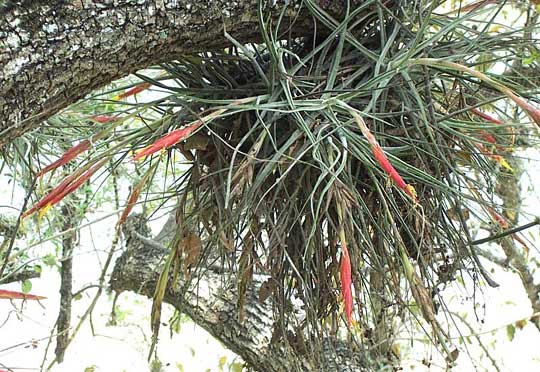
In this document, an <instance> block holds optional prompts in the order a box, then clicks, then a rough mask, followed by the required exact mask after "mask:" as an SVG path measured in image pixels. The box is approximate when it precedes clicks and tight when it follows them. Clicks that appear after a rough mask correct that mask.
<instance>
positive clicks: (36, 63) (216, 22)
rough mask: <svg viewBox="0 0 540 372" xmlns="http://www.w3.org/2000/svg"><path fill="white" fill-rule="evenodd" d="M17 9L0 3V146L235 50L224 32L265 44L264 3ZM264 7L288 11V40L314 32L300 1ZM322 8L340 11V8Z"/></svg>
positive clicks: (166, 1)
mask: <svg viewBox="0 0 540 372" xmlns="http://www.w3.org/2000/svg"><path fill="white" fill-rule="evenodd" d="M10 3H15V5H13V4H12V5H6V3H3V2H2V3H1V4H0V148H2V147H3V146H4V145H5V144H6V143H9V142H10V141H11V140H12V139H13V138H15V137H17V136H18V135H20V134H22V133H24V132H26V131H28V130H30V129H32V128H34V127H35V126H36V125H37V124H39V123H40V122H41V121H43V120H45V119H47V118H48V117H50V116H51V115H53V114H55V113H56V112H58V111H59V110H61V109H63V108H65V107H67V106H68V105H70V104H71V103H74V102H76V101H78V100H79V99H81V98H82V97H84V96H85V95H87V94H89V93H90V92H91V91H92V90H94V89H96V88H99V87H101V86H103V85H105V84H107V83H109V82H111V81H113V80H115V79H117V78H120V77H122V76H126V75H128V74H130V73H133V72H135V71H137V70H139V69H141V68H145V67H147V66H150V65H153V64H157V63H160V62H164V61H170V60H173V59H175V58H176V57H178V56H180V55H182V54H189V53H195V52H200V51H205V50H210V49H215V48H223V47H225V46H227V45H229V44H230V43H229V42H228V41H227V40H226V38H225V37H224V33H223V29H224V27H226V29H227V32H229V33H230V34H231V35H232V36H233V37H235V38H237V39H238V40H239V41H241V42H248V41H257V40H260V39H261V36H260V33H259V24H258V17H257V3H258V1H257V0H239V1H226V0H213V1H191V0H160V1H150V0H139V1H132V0H101V1H92V0H75V1H65V0H56V1H43V0H40V1H22V5H21V4H19V3H21V1H15V2H7V4H10ZM263 3H264V4H265V5H264V12H265V15H266V14H269V15H271V16H272V17H274V18H277V16H279V14H280V13H281V12H282V11H284V12H285V15H286V16H285V17H284V19H283V20H282V23H281V26H282V29H283V31H284V32H286V35H301V34H310V33H311V32H312V31H311V29H312V27H310V25H311V24H312V19H311V17H309V16H307V12H306V11H301V10H300V9H301V8H300V6H299V4H300V3H301V1H299V0H291V1H287V3H289V5H288V6H287V7H285V6H284V1H267V2H263ZM321 3H323V4H321V6H322V7H323V8H324V7H326V8H327V9H328V8H329V9H330V10H332V11H336V10H337V11H339V9H340V6H339V5H338V4H339V3H341V2H339V1H338V2H335V1H321ZM336 3H338V4H336ZM17 4H18V5H17ZM299 13H302V14H299ZM293 21H294V25H293V24H292V23H293Z"/></svg>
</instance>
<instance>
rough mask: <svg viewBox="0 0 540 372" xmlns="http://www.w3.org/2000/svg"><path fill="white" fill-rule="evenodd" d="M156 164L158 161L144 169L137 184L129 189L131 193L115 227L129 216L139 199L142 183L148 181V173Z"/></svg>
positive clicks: (150, 172)
mask: <svg viewBox="0 0 540 372" xmlns="http://www.w3.org/2000/svg"><path fill="white" fill-rule="evenodd" d="M157 164H158V163H156V164H155V165H154V166H153V167H150V168H149V169H148V170H147V171H146V174H145V175H144V176H143V178H141V180H140V181H139V183H137V185H135V186H134V187H133V189H132V190H131V193H130V194H129V197H128V200H127V204H126V208H125V209H124V211H123V212H122V215H121V216H120V218H119V219H118V223H117V224H116V226H117V227H120V226H121V225H122V224H123V223H124V222H125V221H126V219H127V217H128V216H129V213H130V212H131V210H132V209H133V207H134V206H135V203H136V202H137V200H138V199H139V195H140V194H141V191H142V189H143V187H144V185H145V184H146V182H148V179H149V178H150V175H151V174H152V172H153V171H154V169H156V165H157Z"/></svg>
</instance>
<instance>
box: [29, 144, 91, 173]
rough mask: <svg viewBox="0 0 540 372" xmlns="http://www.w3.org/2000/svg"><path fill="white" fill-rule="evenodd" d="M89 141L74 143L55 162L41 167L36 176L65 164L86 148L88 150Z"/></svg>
mask: <svg viewBox="0 0 540 372" xmlns="http://www.w3.org/2000/svg"><path fill="white" fill-rule="evenodd" d="M90 145H91V143H90V141H89V140H84V141H82V142H79V143H78V144H76V145H75V146H73V147H72V148H70V149H69V150H67V151H66V152H65V153H64V154H63V155H62V156H61V157H60V159H58V160H56V161H55V162H53V163H51V164H49V165H47V166H46V167H45V168H43V169H42V170H41V171H40V172H39V173H38V174H37V175H36V177H40V176H43V175H44V174H45V173H48V172H50V171H52V170H54V169H56V168H58V167H60V166H62V165H65V164H67V163H68V162H70V161H71V160H73V159H75V158H76V157H77V156H78V155H79V154H82V153H83V152H85V151H86V150H88V149H89V148H90Z"/></svg>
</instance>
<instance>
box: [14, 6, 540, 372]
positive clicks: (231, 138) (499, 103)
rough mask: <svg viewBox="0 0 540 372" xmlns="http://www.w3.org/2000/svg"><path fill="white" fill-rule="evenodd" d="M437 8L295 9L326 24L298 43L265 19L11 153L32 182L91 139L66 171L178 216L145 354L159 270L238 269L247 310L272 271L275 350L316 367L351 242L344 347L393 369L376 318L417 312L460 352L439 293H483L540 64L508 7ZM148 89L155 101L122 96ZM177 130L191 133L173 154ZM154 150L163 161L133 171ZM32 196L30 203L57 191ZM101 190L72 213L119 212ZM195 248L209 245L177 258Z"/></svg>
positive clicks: (80, 108)
mask: <svg viewBox="0 0 540 372" xmlns="http://www.w3.org/2000/svg"><path fill="white" fill-rule="evenodd" d="M443 3H445V2H443V1H416V2H406V1H402V2H395V4H394V2H392V6H388V4H387V2H383V1H376V0H369V1H365V2H362V4H361V5H358V6H356V7H355V8H350V9H349V8H348V9H347V12H346V15H345V16H344V17H342V18H340V19H337V18H334V16H333V15H330V14H328V13H326V12H325V11H324V10H322V9H321V8H320V7H319V6H318V5H317V3H316V2H314V1H305V2H304V6H305V8H306V9H305V11H307V12H309V13H310V16H311V17H313V19H315V20H316V22H317V23H318V24H319V25H320V27H323V28H324V32H322V33H318V34H316V35H313V36H312V37H305V38H293V37H288V36H286V35H282V34H280V33H279V32H278V30H280V29H281V27H280V26H282V25H280V24H279V22H281V18H280V21H277V22H275V23H272V22H270V21H269V18H268V17H267V15H266V14H264V13H263V12H262V10H261V9H259V12H258V17H259V20H260V32H261V35H262V39H263V41H264V42H262V43H261V44H257V45H251V44H249V45H243V44H241V43H239V42H238V41H236V40H234V39H233V38H232V36H230V35H228V34H227V37H229V39H230V41H231V44H232V45H233V47H231V48H229V49H227V50H222V51H213V52H207V53H201V54H199V55H195V56H180V57H179V58H178V60H175V61H170V62H167V63H164V64H163V65H161V66H157V67H154V68H152V69H151V70H148V71H145V72H141V73H139V74H137V75H136V76H137V78H138V79H139V80H137V82H133V83H129V84H128V85H118V84H116V85H114V86H112V87H110V88H108V90H105V91H102V92H99V93H97V94H96V95H94V96H92V97H90V98H88V99H87V100H85V101H83V102H80V103H78V104H77V105H74V106H73V107H71V108H70V109H68V110H66V111H65V112H63V113H62V114H60V115H58V116H56V117H55V118H53V119H51V120H49V122H48V126H46V127H45V128H43V129H41V130H40V131H39V132H36V133H32V135H31V136H32V137H31V138H32V139H33V140H32V141H21V142H17V143H14V144H13V148H14V149H16V150H17V151H13V153H12V154H10V155H9V156H8V157H7V160H8V161H9V162H10V163H11V164H12V165H13V169H14V174H21V175H22V180H21V183H23V184H25V185H27V186H28V185H29V184H31V183H32V181H33V177H32V175H33V174H35V172H36V169H35V166H34V165H33V164H40V165H41V164H48V163H50V162H51V161H52V160H53V159H56V158H57V157H58V156H59V155H60V154H61V153H62V152H64V151H65V150H67V149H69V148H70V147H71V145H73V144H75V143H76V141H75V139H78V140H88V139H90V140H91V143H92V146H91V148H90V149H89V150H88V151H86V152H85V153H84V154H81V155H79V157H78V158H77V160H75V161H76V162H77V164H78V165H77V167H78V168H79V169H83V168H84V167H92V166H95V165H96V164H99V162H101V161H103V159H108V162H107V163H105V162H104V163H103V164H104V165H103V167H102V168H100V170H102V169H106V171H105V172H104V173H108V174H114V175H115V177H118V178H121V179H123V180H127V181H128V182H130V183H131V184H132V185H133V187H132V191H133V189H134V188H135V186H136V185H137V183H136V182H138V181H137V180H139V179H141V175H143V174H146V175H150V174H151V177H150V180H149V182H148V186H147V185H144V187H143V188H142V189H141V190H142V193H141V194H140V195H139V197H138V201H139V203H141V204H143V205H144V212H145V214H146V215H148V216H149V218H152V217H153V216H154V215H155V214H156V213H158V211H159V210H160V209H163V208H162V207H163V206H164V205H167V206H169V205H173V206H174V211H175V213H176V216H177V220H178V225H179V227H178V231H177V234H176V236H175V238H174V239H173V240H172V243H171V253H170V255H169V257H168V258H167V259H166V261H165V267H164V270H163V273H162V274H161V276H160V279H159V281H158V286H157V289H156V293H155V298H154V306H153V310H152V316H151V317H152V329H153V331H154V337H153V343H155V342H156V340H157V330H158V329H159V326H160V314H161V302H162V300H163V298H164V295H165V293H166V289H167V287H168V286H169V285H170V283H169V281H170V277H171V275H170V274H171V273H172V277H173V278H177V277H178V276H183V277H184V278H186V279H189V278H191V277H193V276H195V275H196V274H197V272H198V270H201V269H202V268H204V267H205V265H206V264H208V263H210V262H215V261H216V257H219V260H218V261H220V262H222V263H225V266H226V267H228V268H230V269H231V274H233V275H235V276H236V282H237V284H238V286H237V295H238V302H237V303H238V305H239V310H240V311H241V309H242V308H243V306H244V304H245V297H246V293H247V291H248V288H249V286H250V284H251V282H252V279H253V275H254V272H257V273H258V274H265V275H268V276H269V277H270V278H271V281H272V283H273V285H272V286H271V287H270V288H269V290H268V292H269V293H268V296H266V297H268V298H269V299H268V301H273V303H274V305H275V306H274V309H276V310H275V311H276V313H275V314H274V315H275V318H276V319H277V320H278V321H277V323H276V324H277V326H276V329H275V330H274V336H275V337H273V339H274V342H283V343H285V344H289V346H291V347H292V348H293V349H294V348H295V347H296V348H298V347H299V346H298V344H295V345H292V344H294V343H293V342H292V340H299V339H301V338H302V337H305V338H306V341H305V344H307V345H308V347H309V348H310V352H311V353H312V354H313V355H318V352H317V350H318V349H320V348H321V347H322V346H321V345H320V340H321V337H320V335H321V334H331V335H333V336H336V335H337V336H339V335H340V333H339V330H340V325H341V324H343V323H341V322H342V320H343V316H342V315H343V314H342V311H341V303H342V299H341V298H340V287H341V286H343V283H341V282H340V280H339V278H340V268H341V271H342V270H343V269H342V266H341V262H342V261H341V259H340V257H341V255H342V252H343V251H344V247H345V246H347V247H348V249H349V251H350V256H351V262H352V282H353V289H354V298H355V302H354V313H355V315H354V319H355V322H354V324H353V327H351V329H350V333H349V337H350V339H353V340H355V341H356V344H357V345H358V350H357V352H359V353H361V354H363V355H364V354H366V355H367V354H368V350H369V352H371V353H373V354H375V355H373V357H374V358H378V357H380V358H387V355H389V352H390V348H391V345H392V340H393V338H394V336H395V329H394V328H393V327H394V326H395V323H394V322H393V321H391V320H388V319H395V320H396V322H397V321H398V320H400V321H402V322H404V323H405V322H406V321H407V320H410V319H416V320H417V321H418V322H419V323H420V324H421V325H422V326H426V325H427V328H429V329H431V330H432V331H433V333H434V334H435V335H436V338H437V339H436V340H432V342H433V343H436V344H438V345H440V347H441V349H443V350H444V352H445V353H446V354H447V356H448V360H449V361H450V362H449V363H451V362H452V361H453V360H454V359H455V357H456V354H455V351H454V350H451V349H452V348H451V340H450V338H449V337H448V331H447V330H445V329H443V326H441V324H440V322H439V320H438V318H437V312H439V311H445V304H444V302H443V301H442V299H441V298H440V297H439V296H438V295H437V293H438V292H439V290H440V289H443V288H444V287H445V286H446V285H447V284H448V283H452V282H454V281H457V282H458V283H460V284H464V280H463V278H464V277H466V276H470V277H471V278H473V279H474V280H475V281H478V278H482V279H483V280H485V281H487V282H490V278H489V275H488V273H487V272H486V271H485V270H483V268H482V267H481V265H480V264H479V260H478V258H477V256H476V253H475V252H474V250H473V246H474V242H473V239H472V234H471V232H470V220H471V219H475V220H477V221H480V222H481V223H482V224H483V225H488V224H489V225H490V226H493V225H494V224H499V226H498V227H496V228H494V230H498V229H500V228H502V226H503V224H502V223H501V222H500V221H501V220H500V219H499V218H498V217H497V216H499V217H500V214H503V212H502V206H501V205H499V204H497V200H498V199H497V196H496V192H495V184H496V178H497V177H499V176H501V175H502V176H506V177H512V172H513V168H512V167H511V166H510V165H509V163H510V162H511V160H512V158H513V156H514V155H513V154H514V151H515V150H516V147H517V146H519V145H521V144H525V143H527V144H528V145H532V144H534V142H535V141H536V138H534V139H533V138H531V137H529V132H530V130H531V121H530V120H529V119H533V120H534V119H535V116H534V112H535V111H534V105H533V104H532V103H534V102H538V97H537V93H538V92H537V90H535V89H536V88H533V86H534V83H535V82H536V80H534V77H533V76H535V73H536V75H538V65H539V62H538V59H537V56H538V50H537V47H536V46H534V43H533V45H532V46H531V40H532V39H533V38H534V37H537V36H536V35H534V36H533V35H531V31H530V27H529V26H527V25H525V26H516V27H515V28H513V29H512V28H510V27H506V28H504V29H500V28H498V27H496V26H498V25H497V22H498V21H497V19H496V17H495V16H496V15H495V13H493V14H492V13H490V12H496V11H497V10H502V8H500V9H497V7H491V8H489V7H477V8H474V9H472V10H470V9H469V10H467V11H464V12H460V11H459V10H456V11H455V12H454V11H447V10H445V9H441V8H440V7H439V6H440V5H442V4H443ZM456 6H458V5H456ZM502 6H503V5H501V7H502ZM285 11H286V10H284V12H285ZM523 56H525V57H523ZM523 65H526V66H523ZM500 71H503V72H502V73H500ZM531 71H532V72H531ZM141 84H143V85H141ZM148 85H150V86H151V90H152V91H154V93H155V94H156V96H150V97H149V98H148V100H146V101H144V100H142V101H139V100H132V99H131V98H129V97H127V96H126V92H129V90H127V91H126V89H129V88H133V87H147V86H148ZM121 92H124V93H121ZM118 93H120V94H119V95H118ZM141 94H142V93H141ZM122 95H124V97H122ZM119 97H120V99H119ZM508 98H510V99H508ZM520 100H521V101H520ZM520 102H521V103H522V104H520ZM523 102H525V103H526V104H528V105H530V106H531V107H532V109H531V108H530V107H529V108H527V107H528V106H527V105H526V104H523ZM531 102H532V103H531ZM515 103H517V106H516V105H515ZM520 110H521V111H520ZM486 114H487V115H488V116H487V117H486ZM97 115H99V116H101V115H109V116H110V118H111V119H110V120H107V121H105V122H100V121H99V120H97V118H98V116H97ZM527 115H529V116H527ZM489 117H492V119H489ZM182 128H195V129H194V130H193V133H191V132H190V134H189V137H186V138H184V137H182V138H178V139H177V140H175V141H173V142H171V143H168V142H167V141H166V140H168V139H170V136H171V135H173V134H177V133H178V130H181V129H182ZM61 138H67V139H68V140H67V141H64V140H63V139H61ZM51 139H52V140H53V141H51ZM525 139H527V141H525ZM164 143H167V145H164ZM148 146H154V147H156V146H157V147H159V149H158V148H157V147H156V149H157V150H159V151H156V152H155V153H153V154H150V155H149V156H147V157H145V158H144V159H143V160H142V161H141V162H136V163H133V162H129V161H128V159H130V158H132V157H133V155H134V153H137V152H138V151H141V150H143V149H148ZM59 148H61V149H63V151H59ZM26 153H30V154H32V156H33V157H34V159H35V161H33V162H28V161H27V159H26V158H24V157H23V156H22V155H21V154H26ZM156 164H158V165H159V166H157V165H156ZM24 167H26V168H25V169H26V171H21V169H22V168H24ZM154 167H155V168H154ZM39 168H42V167H41V166H40V167H39ZM154 169H155V171H154ZM54 172H56V171H54ZM42 185H43V189H41V187H42V186H41V185H40V187H38V190H36V193H37V194H38V195H39V196H40V197H42V196H44V195H46V194H47V192H48V191H50V187H49V185H48V184H47V182H46V181H45V182H43V184H42ZM100 185H101V186H100V187H101V188H100V189H99V195H100V196H99V197H95V196H96V195H97V194H96V193H98V191H97V190H98V189H97V188H96V187H95V185H92V186H90V185H89V184H88V183H85V186H84V187H83V188H82V189H79V191H78V194H77V195H81V197H83V196H84V197H85V199H84V201H83V202H82V203H80V207H79V210H80V213H81V214H82V213H84V212H86V211H87V210H88V208H90V207H91V206H92V205H96V204H99V202H102V201H110V200H117V199H116V198H111V197H110V194H111V192H115V193H116V194H118V190H117V189H115V186H114V182H102V183H101V184H100ZM141 190H138V191H141ZM412 190H414V192H413V191H412ZM415 193H416V196H415V195H414V194H415ZM106 195H109V196H106ZM132 195H133V194H132ZM38 199H39V198H38ZM96 199H98V200H97V201H96ZM135 202H136V201H133V203H135ZM505 213H506V214H504V215H505V216H506V217H508V213H509V212H508V211H505ZM510 213H511V212H510ZM49 222H51V223H54V222H55V218H53V219H52V220H49ZM188 236H196V237H197V238H198V239H200V240H201V239H202V240H203V242H204V244H203V246H202V247H201V248H198V249H195V250H193V249H190V245H189V244H187V243H186V240H185V239H187V237H188ZM52 237H53V233H52V230H51V231H48V232H47V234H45V238H46V239H49V238H50V239H52ZM193 251H197V252H193ZM54 256H55V255H52V258H51V255H46V256H45V257H44V259H43V262H44V264H46V265H53V264H54ZM56 256H58V252H57V253H56ZM188 261H189V262H188ZM298 303H300V305H298ZM300 309H301V310H300ZM116 311H117V308H115V312H116ZM117 315H118V314H117ZM242 315H243V313H242V312H240V314H239V318H240V319H242ZM119 316H120V317H121V313H120V315H119ZM381 319H387V322H388V324H389V326H388V327H387V328H386V329H385V331H380V329H381V327H380V326H379V323H380V322H381ZM421 319H422V320H421ZM180 320H181V318H180V316H176V318H173V320H172V321H171V330H176V331H177V330H179V327H180ZM277 328H279V329H277ZM507 332H508V335H509V338H513V336H514V333H513V332H514V330H512V331H511V332H512V333H511V336H510V331H508V329H507ZM300 335H302V337H300ZM467 341H469V340H467ZM372 345H383V346H381V347H377V348H375V347H371V346H372ZM224 365H225V361H223V363H220V365H219V368H221V369H223V368H224ZM180 366H181V365H180ZM156 368H157V367H156ZM178 368H180V367H178ZM230 368H233V367H232V365H231V367H230ZM234 368H236V369H234V370H237V369H238V368H241V367H240V366H237V367H234Z"/></svg>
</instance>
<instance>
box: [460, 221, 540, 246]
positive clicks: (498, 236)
mask: <svg viewBox="0 0 540 372" xmlns="http://www.w3.org/2000/svg"><path fill="white" fill-rule="evenodd" d="M536 225H540V218H536V219H535V220H534V221H532V222H529V223H527V224H525V225H521V226H518V227H513V228H511V229H508V230H505V231H503V232H501V233H498V234H494V235H491V236H488V237H487V238H482V239H478V240H475V241H473V242H471V243H470V245H480V244H484V243H489V242H492V241H494V240H499V239H501V238H504V237H505V236H508V235H512V234H516V233H518V232H520V231H523V230H526V229H529V228H531V227H534V226H536Z"/></svg>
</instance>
